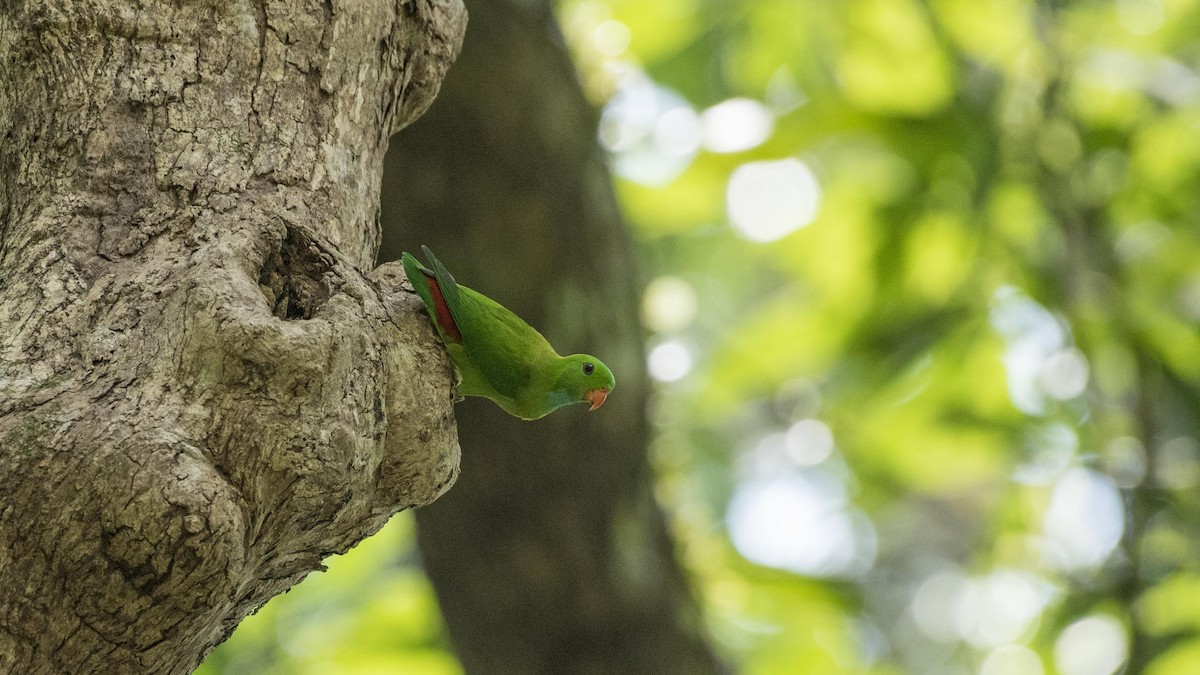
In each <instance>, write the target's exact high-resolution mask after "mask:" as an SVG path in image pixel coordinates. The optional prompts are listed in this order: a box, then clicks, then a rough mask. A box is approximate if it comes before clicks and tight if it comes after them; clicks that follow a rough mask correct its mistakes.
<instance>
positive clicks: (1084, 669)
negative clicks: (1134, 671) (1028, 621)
mask: <svg viewBox="0 0 1200 675" xmlns="http://www.w3.org/2000/svg"><path fill="white" fill-rule="evenodd" d="M1128 643H1129V640H1128V638H1127V637H1126V635H1125V627H1124V626H1122V625H1121V622H1120V621H1117V620H1116V619H1114V618H1113V617H1111V616H1105V615H1099V614H1098V615H1094V616H1089V617H1087V618H1084V619H1080V620H1079V621H1076V622H1075V623H1073V624H1071V625H1070V626H1067V627H1066V629H1065V630H1063V632H1062V634H1061V635H1059V637H1058V640H1057V641H1056V642H1055V643H1054V663H1055V665H1056V666H1058V671H1059V672H1060V673H1062V675H1112V674H1113V673H1115V672H1117V669H1118V668H1120V667H1121V664H1123V663H1125V659H1126V658H1128V657H1129V644H1128Z"/></svg>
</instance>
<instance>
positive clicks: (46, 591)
mask: <svg viewBox="0 0 1200 675" xmlns="http://www.w3.org/2000/svg"><path fill="white" fill-rule="evenodd" d="M465 24H466V13H465V10H464V8H463V6H462V4H461V2H460V1H459V0H387V1H383V0H355V1H353V2H342V1H340V0H339V1H334V0H307V1H305V0H261V1H250V0H244V1H235V2H226V1H224V0H207V1H206V0H196V1H192V2H167V1H165V0H162V1H158V0H143V1H141V2H128V1H127V0H3V2H0V672H6V673H8V672H36V673H42V672H70V673H85V672H105V673H124V672H129V673H135V672H136V673H183V672H188V671H190V670H191V669H193V668H194V667H195V666H196V664H198V663H199V662H200V660H201V659H202V658H203V656H204V655H205V654H206V653H207V652H208V651H209V650H210V649H211V648H212V647H213V646H214V645H216V644H217V643H219V642H220V641H221V640H223V639H224V638H225V637H226V636H227V635H229V633H230V632H231V631H232V630H233V628H234V627H235V626H236V625H237V623H238V622H239V621H240V620H241V619H242V618H243V617H245V616H246V615H247V614H249V613H250V612H252V611H254V610H255V609H257V608H258V607H260V606H261V605H262V604H263V603H265V602H266V601H267V600H268V599H269V598H270V597H271V596H273V595H275V594H277V593H280V592H283V591H285V590H286V589H287V588H289V587H290V586H292V585H293V584H295V583H297V582H298V581H299V580H300V579H302V578H303V577H304V576H305V575H306V574H307V573H309V572H310V571H312V570H314V569H319V568H320V566H321V562H320V561H321V559H322V558H323V557H325V556H326V555H328V554H330V553H335V552H341V551H345V550H346V549H348V548H350V547H351V546H353V545H354V544H355V543H356V542H358V541H359V540H360V539H362V538H363V537H365V536H367V535H369V534H371V533H373V532H375V531H376V530H378V529H379V528H380V527H382V525H383V524H384V523H385V522H386V521H387V519H388V518H389V517H390V516H391V515H392V514H394V513H396V512H397V511H399V510H401V509H404V508H409V507H413V506H417V505H421V504H425V503H428V502H430V501H432V500H433V499H435V498H436V497H437V496H438V495H440V494H441V493H442V492H444V491H445V490H446V489H447V488H448V487H449V485H450V484H451V483H452V482H453V481H454V480H455V477H456V476H457V473H458V454H459V451H458V443H457V435H456V430H455V425H454V418H453V410H452V400H451V382H450V378H451V371H450V369H449V365H448V361H447V359H446V357H445V353H444V351H443V350H442V348H441V346H440V344H439V343H438V342H437V339H436V337H435V336H434V334H433V332H432V329H431V327H430V325H429V321H428V319H427V317H426V315H425V313H424V308H423V307H422V306H421V304H420V301H419V300H418V299H417V298H416V296H415V295H413V294H412V293H411V292H410V291H409V290H408V289H407V288H402V284H403V283H404V281H403V279H404V277H403V273H402V272H401V271H400V270H399V266H398V265H384V266H382V267H380V268H378V269H374V270H372V269H371V268H372V266H373V261H374V258H375V251H376V249H377V247H378V243H379V228H378V225H377V222H378V220H377V216H378V208H379V207H378V197H379V184H380V183H379V181H380V175H381V171H382V163H383V157H384V153H385V151H386V149H387V143H388V138H389V136H390V135H391V134H392V133H393V132H395V131H396V130H397V129H399V128H400V127H402V126H404V125H405V124H407V123H409V122H410V121H412V120H413V119H415V118H416V117H417V116H418V115H420V114H421V113H422V112H423V111H424V110H425V109H426V108H427V107H428V106H429V104H430V102H431V101H432V100H433V97H434V96H435V95H436V93H437V91H438V88H439V86H440V82H441V79H442V77H443V75H444V74H445V72H446V70H447V68H448V67H449V65H450V63H451V62H452V61H453V60H454V58H455V56H456V55H457V52H458V49H459V45H460V43H461V39H462V34H463V31H464V29H465Z"/></svg>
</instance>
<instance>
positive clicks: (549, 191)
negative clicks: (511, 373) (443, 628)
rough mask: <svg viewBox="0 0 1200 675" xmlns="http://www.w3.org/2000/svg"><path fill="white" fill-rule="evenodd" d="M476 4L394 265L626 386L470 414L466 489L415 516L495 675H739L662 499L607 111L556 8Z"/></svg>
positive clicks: (447, 610) (389, 215) (425, 140)
mask: <svg viewBox="0 0 1200 675" xmlns="http://www.w3.org/2000/svg"><path fill="white" fill-rule="evenodd" d="M467 7H468V9H469V10H470V12H471V30H470V33H469V35H468V37H467V40H466V43H465V45H464V46H463V52H462V56H461V57H460V58H459V60H458V62H457V63H456V64H455V66H454V68H453V70H451V72H450V73H449V75H448V76H447V78H446V81H445V83H444V86H443V88H442V93H441V95H440V96H439V97H438V100H437V103H436V104H435V105H434V106H433V109H432V110H430V112H429V114H428V115H426V116H425V117H423V118H422V119H421V120H420V121H418V122H417V123H416V124H414V125H413V126H412V128H410V129H408V130H406V131H405V133H403V134H401V135H399V136H397V138H396V139H395V141H394V143H393V148H392V151H391V153H390V154H389V158H388V163H389V171H388V172H387V173H386V174H385V176H386V177H385V179H384V180H385V186H386V189H385V197H384V200H385V203H384V207H385V208H384V223H385V230H386V237H385V242H384V245H383V256H384V257H385V258H387V257H395V256H398V255H399V252H400V251H401V250H404V249H407V250H415V248H416V247H417V246H419V245H420V244H422V243H424V244H429V245H430V246H431V248H432V249H433V250H434V251H435V252H436V253H437V254H438V257H439V258H441V259H442V260H443V261H444V262H445V263H446V265H447V267H448V268H449V269H450V270H451V271H452V272H453V273H454V274H455V275H457V276H458V279H459V281H461V282H462V283H463V284H466V285H468V286H471V287H472V288H475V289H477V290H480V291H482V292H484V293H486V294H488V295H489V296H491V297H492V298H493V299H495V300H497V301H498V302H500V303H501V304H504V305H505V306H507V307H510V308H511V309H513V310H514V311H515V312H516V313H517V314H518V315H520V316H521V317H523V318H525V319H526V320H528V321H529V322H530V323H531V324H532V325H533V326H535V327H537V328H538V329H540V330H541V331H542V332H543V333H544V334H545V335H546V337H547V338H548V339H549V340H550V342H551V343H552V344H553V345H554V346H555V347H556V348H558V349H559V351H560V352H561V353H564V354H565V353H569V352H587V353H591V354H595V355H596V356H598V357H600V358H601V359H603V360H604V361H605V363H607V364H608V365H609V366H610V367H612V369H613V371H614V372H615V373H616V377H617V387H616V389H615V390H614V391H613V393H612V395H611V396H609V398H608V400H607V401H606V402H605V404H604V407H602V408H600V409H599V410H597V411H596V412H587V410H586V408H584V407H582V406H574V407H570V408H566V409H563V410H560V411H558V412H556V413H554V414H552V415H550V416H548V417H546V418H544V419H541V420H538V421H536V422H523V421H521V420H517V419H514V418H512V417H509V416H508V415H506V414H505V413H504V412H503V411H501V410H500V409H499V408H498V407H497V406H495V405H493V404H492V403H491V402H490V401H484V400H482V399H474V398H469V399H467V400H466V401H465V402H463V403H461V404H460V405H459V406H458V412H457V418H458V429H459V434H460V436H461V440H462V447H463V475H462V479H461V480H460V481H459V482H458V484H457V485H456V486H455V488H454V490H452V491H451V492H450V493H449V494H447V495H446V496H445V497H444V498H442V499H439V500H438V501H437V502H436V503H434V504H431V505H430V506H427V507H424V508H421V509H417V511H416V516H417V525H418V533H419V541H420V546H421V552H422V554H423V557H424V561H425V567H426V569H427V571H428V573H429V578H430V580H431V581H432V582H433V585H434V588H435V589H436V591H437V595H438V598H439V600H440V603H441V607H442V613H443V615H444V617H445V621H446V625H447V627H448V629H449V633H450V637H451V639H452V640H453V643H454V647H455V651H456V652H457V653H458V655H459V658H460V659H461V661H462V664H463V666H464V668H465V669H466V672H467V673H471V674H478V675H540V674H546V675H551V674H552V675H567V674H580V675H584V674H599V673H622V674H624V675H675V674H680V675H704V674H708V673H719V672H722V669H723V665H722V664H720V663H719V662H718V660H717V658H716V657H715V656H714V654H713V651H712V649H711V647H710V646H709V644H708V641H707V636H706V630H705V623H704V619H703V616H702V614H701V612H700V608H699V607H698V603H697V602H696V599H695V597H694V596H693V595H692V593H691V589H690V588H689V586H688V580H687V575H686V574H685V573H684V571H683V570H682V569H681V567H680V565H679V563H678V561H677V560H676V556H675V549H674V543H673V542H672V540H671V537H670V533H669V530H668V528H667V523H666V522H665V518H664V515H663V513H662V511H661V509H660V508H659V507H658V504H657V503H656V502H655V499H654V492H653V485H654V483H653V474H652V472H651V470H650V467H649V463H648V460H647V456H646V455H647V445H648V442H649V436H650V429H649V424H648V423H647V419H646V403H647V398H648V396H649V393H650V392H649V390H650V388H649V383H648V381H647V377H646V373H645V365H644V364H645V357H644V354H643V351H642V345H643V334H642V328H641V326H640V324H639V322H638V318H637V317H638V313H637V312H638V310H637V307H638V289H639V287H640V286H639V281H638V276H637V272H636V266H635V265H634V250H633V245H632V241H631V240H630V236H629V233H628V231H627V230H626V228H625V227H624V224H623V223H622V220H621V215H620V213H619V211H618V208H617V203H616V198H615V196H614V194H613V188H612V183H611V179H610V177H609V175H608V171H607V169H606V167H605V163H604V158H603V156H602V155H601V153H600V151H599V148H598V146H597V143H596V126H597V117H598V116H597V113H596V111H595V109H594V108H593V107H592V106H591V105H590V104H589V103H588V102H587V100H586V99H585V98H584V96H583V92H582V91H581V88H580V84H579V81H578V79H577V75H576V72H575V69H574V66H573V65H572V63H571V60H570V58H569V55H568V54H567V50H566V47H565V45H564V44H563V42H562V38H561V35H560V34H559V31H558V27H557V24H556V22H555V19H554V14H553V12H552V9H551V5H550V2H547V1H541V2H536V1H535V2H529V1H528V0H519V1H518V0H478V1H473V0H467ZM406 168H407V169H410V170H405V169H406Z"/></svg>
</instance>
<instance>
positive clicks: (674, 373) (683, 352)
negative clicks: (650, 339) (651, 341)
mask: <svg viewBox="0 0 1200 675" xmlns="http://www.w3.org/2000/svg"><path fill="white" fill-rule="evenodd" d="M694 362H695V359H694V358H693V357H692V351H691V350H690V349H688V347H687V345H685V344H683V343H682V342H680V341H678V340H668V341H666V342H663V343H662V344H660V345H658V346H657V347H655V348H654V349H651V350H650V354H649V356H648V357H647V364H646V367H647V369H648V370H649V371H650V377H653V378H654V379H656V380H658V381H659V382H675V381H677V380H681V379H683V378H684V376H686V375H687V374H688V373H690V372H692V366H693V364H694Z"/></svg>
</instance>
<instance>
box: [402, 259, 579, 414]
mask: <svg viewBox="0 0 1200 675" xmlns="http://www.w3.org/2000/svg"><path fill="white" fill-rule="evenodd" d="M422 249H423V250H424V251H425V255H426V256H427V257H428V258H429V261H430V263H431V265H432V266H433V270H432V271H430V270H428V269H426V268H425V267H423V266H421V265H420V263H418V262H417V261H416V260H415V259H413V258H412V256H409V255H407V254H406V255H405V257H404V265H405V270H406V271H408V272H409V275H410V280H411V279H412V278H413V277H414V276H416V277H421V278H422V279H421V281H422V282H424V284H423V286H424V288H420V287H418V286H419V284H418V282H417V281H413V282H412V283H413V287H414V288H416V289H417V293H418V294H420V295H421V298H422V299H423V300H424V301H425V304H426V306H428V307H429V308H430V314H431V315H433V316H434V321H435V322H436V323H437V324H438V329H439V330H440V332H441V333H442V337H443V340H446V341H447V347H448V348H449V349H450V350H451V354H452V355H454V352H456V351H458V349H456V348H452V347H451V346H450V345H451V344H454V343H459V344H461V349H462V352H463V353H464V355H465V356H466V358H467V359H468V360H469V361H470V363H469V364H463V365H464V367H462V368H460V370H463V371H464V372H463V373H462V374H463V381H464V384H466V385H472V384H476V383H472V382H470V379H471V376H472V375H473V373H471V372H470V369H474V370H475V371H477V372H478V374H479V376H480V377H482V378H483V380H484V381H485V383H486V385H487V386H488V387H490V388H491V389H493V390H494V391H495V392H496V393H497V394H499V395H501V396H504V397H506V398H509V399H516V398H518V397H519V396H520V394H521V393H522V392H523V390H524V389H525V388H526V387H527V386H528V385H529V384H530V380H531V379H532V377H533V371H534V370H535V369H537V368H538V367H539V366H540V365H544V364H546V363H549V362H550V361H551V360H553V359H555V358H557V356H558V355H557V354H556V353H555V352H554V349H553V348H552V347H551V346H550V343H548V342H546V339H545V338H543V337H542V335H541V333H538V332H537V331H536V330H534V329H533V327H532V326H530V325H529V324H527V323H525V322H524V321H522V320H521V318H520V317H518V316H517V315H516V314H513V313H512V312H511V311H509V310H508V309H506V308H504V307H503V306H501V305H500V304H499V303H497V302H495V301H494V300H492V299H491V298H488V297H487V296H485V295H483V294H481V293H477V292H475V291H473V290H471V289H470V288H467V287H465V286H459V285H458V283H457V282H455V280H454V277H453V276H451V274H450V272H449V271H448V270H446V268H445V266H443V265H442V263H441V261H440V260H438V259H437V257H436V256H434V255H433V252H432V251H430V250H429V248H428V247H422ZM410 260H411V265H412V266H413V268H414V269H410ZM426 294H428V297H427V295H426ZM455 338H457V339H455Z"/></svg>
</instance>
